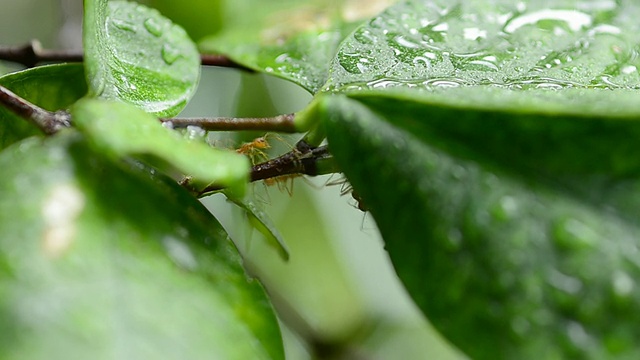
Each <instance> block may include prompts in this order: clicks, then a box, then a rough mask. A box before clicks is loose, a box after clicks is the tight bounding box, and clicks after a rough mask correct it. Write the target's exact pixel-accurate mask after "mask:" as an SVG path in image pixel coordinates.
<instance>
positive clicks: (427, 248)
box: [320, 97, 640, 359]
mask: <svg viewBox="0 0 640 360" xmlns="http://www.w3.org/2000/svg"><path fill="white" fill-rule="evenodd" d="M320 108H322V109H323V110H322V111H323V116H324V117H325V118H327V119H328V124H327V128H328V136H329V142H330V146H331V149H332V152H333V153H334V154H335V157H336V159H337V161H338V162H339V165H340V166H341V167H342V168H343V169H344V171H345V173H346V175H347V176H348V178H349V180H350V181H351V183H352V185H353V187H354V189H355V190H356V191H357V192H358V194H359V196H360V197H361V198H362V199H363V201H364V204H365V205H366V206H367V207H368V209H369V210H370V211H371V213H372V214H373V216H374V218H375V219H376V222H377V224H378V227H379V228H380V231H381V233H382V235H383V237H384V239H385V243H386V249H387V250H388V252H389V254H390V256H391V258H392V261H393V264H394V266H395V268H396V270H397V272H398V275H399V276H400V278H401V279H402V280H403V282H404V284H405V286H406V287H407V289H408V290H409V293H410V294H411V295H412V297H413V298H414V300H415V301H416V303H417V304H418V306H419V307H420V308H421V309H422V310H423V311H424V312H425V314H426V315H427V316H428V317H429V319H430V320H431V322H432V323H433V324H434V325H435V326H436V327H437V328H438V329H439V330H440V331H441V332H442V333H443V334H444V335H445V336H446V337H447V338H448V339H449V340H451V341H452V342H453V343H454V344H456V345H457V346H458V347H460V348H461V349H462V350H463V351H465V352H466V353H467V354H468V355H470V356H471V357H472V358H474V359H503V358H504V359H561V358H572V357H575V358H583V359H587V358H588V359H605V358H612V357H614V356H618V357H622V358H635V357H637V356H640V347H638V346H637V343H636V342H635V340H633V339H635V338H637V337H638V336H640V333H639V332H638V327H637V325H636V324H637V323H638V321H639V320H640V318H638V317H637V315H635V314H638V313H639V310H640V292H639V291H638V289H637V285H636V281H635V280H634V279H636V278H637V277H638V276H640V261H639V260H638V251H637V247H638V237H639V236H640V226H639V224H638V221H637V219H636V218H635V217H627V216H625V215H621V214H620V213H619V212H618V211H616V209H615V208H613V207H610V208H609V209H607V208H606V207H603V206H601V205H598V204H594V203H592V202H591V201H588V200H587V199H581V198H576V197H575V196H574V195H575V194H573V193H572V192H571V191H567V190H566V189H565V188H564V187H563V186H551V185H545V184H543V183H540V182H535V181H530V180H527V179H523V178H522V176H521V175H518V174H513V173H511V172H508V171H505V170H503V169H499V168H495V167H493V166H489V165H486V164H483V163H482V162H476V161H473V160H469V159H467V158H464V157H459V156H455V155H452V154H451V153H448V152H446V151H443V150H442V149H439V148H438V147H436V146H433V145H431V144H429V143H427V142H426V141H424V140H423V139H422V138H420V137H419V136H418V135H416V134H415V132H412V131H409V130H405V129H402V128H399V127H396V126H394V125H393V120H392V118H393V116H394V115H393V114H383V113H378V112H375V111H374V110H372V109H370V108H368V107H367V106H366V105H365V104H363V103H361V102H359V101H356V100H353V99H349V98H345V97H329V98H326V99H325V100H324V102H323V105H322V106H320ZM592 190H593V191H598V190H599V189H597V188H596V189H592ZM630 202H631V204H629V203H630ZM611 204H615V202H612V203H611ZM627 205H628V207H629V208H631V209H632V210H633V211H634V213H635V212H637V211H638V209H639V208H640V203H639V202H638V201H632V200H630V199H627ZM613 206H615V205H613Z"/></svg>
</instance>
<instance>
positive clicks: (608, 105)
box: [325, 1, 640, 177]
mask: <svg viewBox="0 0 640 360" xmlns="http://www.w3.org/2000/svg"><path fill="white" fill-rule="evenodd" d="M638 16H640V6H638V5H637V4H636V3H635V2H632V1H620V2H613V1H611V2H607V1H605V2H593V1H578V2H576V1H555V2H543V1H530V2H518V3H516V2H512V1H492V2H487V3H486V4H485V2H483V1H478V2H450V1H404V2H402V3H400V4H398V5H397V6H394V7H392V8H390V9H389V10H388V11H386V12H385V13H384V14H383V15H381V16H379V17H375V18H374V19H372V20H371V21H370V22H369V23H368V24H367V25H365V26H363V27H361V28H359V29H358V30H356V31H355V32H354V34H352V36H351V37H350V38H349V39H347V40H346V41H345V42H344V43H343V44H342V46H341V49H340V51H339V53H338V56H337V57H336V59H335V60H334V63H333V65H332V68H331V71H332V73H331V77H330V80H329V82H328V84H327V86H326V88H325V90H326V91H331V92H348V93H359V94H361V96H362V99H363V101H365V102H367V103H369V104H374V103H375V106H376V107H378V108H380V111H385V112H387V111H394V112H396V113H399V115H400V113H404V114H405V115H407V116H403V115H400V116H398V117H399V118H400V119H395V118H394V119H393V121H394V122H396V123H397V124H398V125H399V126H402V127H405V128H408V129H409V128H412V129H414V130H416V132H419V133H420V136H422V137H424V138H428V139H429V141H431V142H437V143H439V144H440V145H441V146H445V147H447V148H448V149H449V150H450V151H470V152H473V153H474V154H476V156H485V157H487V158H488V159H489V161H500V162H502V165H505V164H509V166H514V167H519V168H521V169H526V170H527V171H530V172H544V173H551V174H554V175H557V174H559V173H567V174H575V173H585V174H586V173H598V174H601V175H606V176H610V177H612V176H620V175H628V174H630V173H634V172H637V170H639V169H640V168H639V164H640V162H638V161H637V160H636V159H638V158H639V157H638V155H640V153H638V148H637V147H636V146H635V144H634V143H633V142H632V141H622V142H621V141H620V138H621V137H625V136H627V137H633V136H634V135H635V134H640V124H638V122H637V121H633V120H635V119H638V118H639V117H640V111H639V110H638V109H640V108H638V107H637V106H636V104H637V103H638V101H640V92H638V91H637V89H638V86H639V85H640V75H639V72H638V68H637V67H636V66H640V63H637V61H638V60H637V57H636V56H635V55H633V54H634V53H635V52H636V43H637V42H638V40H639V39H640V37H638V35H637V34H638V33H639V31H640V26H639V25H638V23H637V22H636V21H635V20H634V19H635V18H637V17H638ZM380 96H383V97H386V98H388V100H381V99H380ZM400 104H401V105H400ZM452 119H455V121H452ZM480 127H481V128H483V129H484V131H479V128H480Z"/></svg>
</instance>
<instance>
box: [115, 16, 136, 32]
mask: <svg viewBox="0 0 640 360" xmlns="http://www.w3.org/2000/svg"><path fill="white" fill-rule="evenodd" d="M112 23H113V25H114V26H115V27H117V28H118V29H120V30H124V31H128V32H133V33H135V32H136V31H137V30H136V25H135V24H133V23H130V22H128V21H124V20H120V19H114V20H113V22H112Z"/></svg>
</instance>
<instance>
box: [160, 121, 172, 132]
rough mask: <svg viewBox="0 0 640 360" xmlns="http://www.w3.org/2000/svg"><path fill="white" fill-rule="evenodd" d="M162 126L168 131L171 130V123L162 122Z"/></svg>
mask: <svg viewBox="0 0 640 360" xmlns="http://www.w3.org/2000/svg"><path fill="white" fill-rule="evenodd" d="M162 126H163V127H165V128H167V129H169V130H173V121H164V122H163V123H162Z"/></svg>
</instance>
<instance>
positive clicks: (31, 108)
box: [0, 86, 71, 135]
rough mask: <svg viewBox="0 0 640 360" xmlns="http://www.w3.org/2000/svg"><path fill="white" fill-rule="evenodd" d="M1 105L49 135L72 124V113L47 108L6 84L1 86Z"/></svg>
mask: <svg viewBox="0 0 640 360" xmlns="http://www.w3.org/2000/svg"><path fill="white" fill-rule="evenodd" d="M0 105H2V106H3V107H4V108H6V109H7V110H9V111H11V112H13V113H14V114H16V115H17V116H19V117H21V118H23V119H26V120H28V121H30V122H31V123H33V124H34V125H36V126H37V127H38V128H39V129H40V130H42V132H44V133H45V134H47V135H52V134H55V133H57V132H58V131H60V130H61V129H62V128H65V127H69V126H70V125H71V115H70V114H69V113H67V112H66V111H56V112H51V111H48V110H45V109H43V108H41V107H38V106H36V105H34V104H32V103H30V102H28V101H27V100H25V99H23V98H21V97H19V96H18V95H16V94H14V93H13V92H12V91H11V90H9V89H7V88H5V87H4V86H0Z"/></svg>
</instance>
